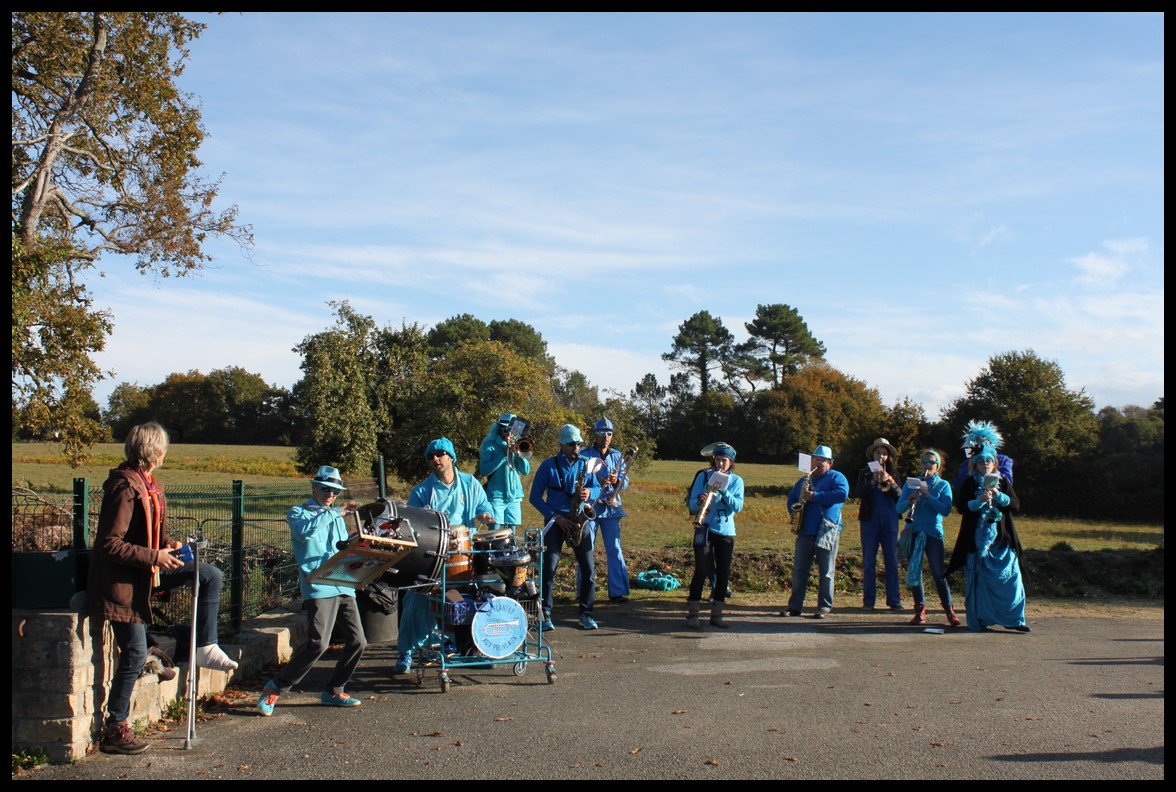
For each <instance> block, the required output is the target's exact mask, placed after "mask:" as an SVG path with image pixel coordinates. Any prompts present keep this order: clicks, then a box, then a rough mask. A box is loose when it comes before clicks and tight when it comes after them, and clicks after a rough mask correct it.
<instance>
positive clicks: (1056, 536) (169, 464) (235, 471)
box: [12, 443, 1164, 553]
mask: <svg viewBox="0 0 1176 792" xmlns="http://www.w3.org/2000/svg"><path fill="white" fill-rule="evenodd" d="M122 458H123V455H122V446H121V444H116V443H106V444H101V445H98V446H96V447H95V448H94V452H93V459H92V461H91V464H90V465H88V466H86V467H83V468H78V469H73V468H70V467H69V466H68V464H66V462H65V460H64V458H63V457H62V456H61V451H60V447H59V446H57V445H56V444H52V443H13V444H12V481H13V484H14V485H17V484H22V483H23V486H27V487H29V488H31V489H33V490H35V491H37V492H69V491H71V488H72V482H73V479H74V478H75V477H86V478H89V479H90V480H91V485H97V484H100V483H101V482H102V481H103V480H105V478H106V475H107V471H108V470H109V469H110V468H111V467H114V466H115V465H117V464H118V463H119V462H120V461H121V460H122ZM702 466H703V461H702V460H701V459H700V460H698V461H697V462H692V461H656V462H652V463H650V464H649V465H648V466H647V468H645V469H642V470H637V471H634V473H633V476H632V485H631V486H630V488H629V490H628V491H627V492H626V493H625V496H624V504H625V509H626V511H627V512H628V513H629V516H628V518H627V519H626V520H625V523H624V530H625V545H626V547H630V548H648V549H661V548H672V547H682V548H685V547H687V546H688V544H689V542H690V538H691V535H692V529H691V524H690V516H689V514H688V513H687V512H686V509H685V507H684V506H683V503H682V498H683V495H684V494H685V488H686V487H687V485H688V484H689V483H690V481H691V480H692V478H693V475H694V472H695V471H696V470H698V469H699V468H700V467H702ZM736 472H737V473H738V474H739V475H740V476H742V477H743V480H744V484H745V486H746V504H745V506H744V510H743V512H742V513H741V514H740V515H739V516H738V517H737V518H736V531H737V534H738V538H737V540H736V542H737V547H738V548H739V549H740V550H753V551H754V550H773V549H781V548H789V549H790V548H791V545H792V534H791V532H790V531H789V529H788V509H787V493H788V488H790V487H791V486H792V484H793V483H794V482H795V481H796V479H797V478H798V477H799V475H800V474H799V473H798V472H797V470H796V469H795V468H792V467H787V466H781V465H750V464H740V465H737V466H736ZM158 475H159V479H160V481H162V482H163V484H164V486H169V485H177V484H213V483H227V482H229V481H232V480H234V479H240V480H243V481H245V482H246V483H251V484H254V483H258V484H259V483H289V482H305V481H306V477H305V476H304V475H302V474H299V473H298V472H296V471H295V469H294V449H293V448H282V447H274V446H224V445H184V444H176V445H173V446H172V447H171V449H170V450H169V452H168V457H167V460H166V462H165V463H164V466H163V468H162V469H161V470H160V471H159V474H158ZM426 475H427V473H426V470H425V468H424V463H423V461H422V464H421V478H424V477H425V476H426ZM415 483H416V482H411V483H405V482H400V481H391V482H389V490H390V493H391V496H392V497H393V498H395V499H398V500H403V499H405V498H406V497H407V495H408V489H409V486H410V484H415ZM524 483H525V485H526V486H527V487H528V488H529V486H530V481H525V482H524ZM523 516H524V520H527V519H534V518H536V517H537V515H536V512H535V511H534V510H533V509H531V508H530V507H529V506H526V505H525V504H524V507H523ZM844 522H845V532H844V534H843V536H842V541H841V548H842V551H843V552H848V553H853V552H858V553H860V551H861V543H860V540H859V538H858V531H857V504H856V502H853V501H851V502H850V503H849V504H847V505H846V507H845V509H844ZM958 525H959V517H958V515H952V516H951V517H948V518H947V526H946V530H945V532H946V534H947V535H948V537H951V538H954V536H955V532H956V529H957V527H958ZM1017 528H1018V531H1019V532H1020V534H1021V540H1022V543H1023V545H1024V546H1025V548H1026V549H1034V550H1048V549H1050V548H1052V547H1053V546H1054V545H1056V544H1058V543H1059V542H1065V543H1067V544H1069V545H1070V547H1072V548H1073V549H1075V550H1079V551H1087V550H1107V549H1109V550H1150V549H1153V548H1157V547H1163V546H1164V526H1163V525H1148V524H1135V523H1110V522H1104V521H1097V522H1096V521H1087V520H1072V519H1052V518H1043V517H1029V516H1022V517H1019V518H1018V520H1017Z"/></svg>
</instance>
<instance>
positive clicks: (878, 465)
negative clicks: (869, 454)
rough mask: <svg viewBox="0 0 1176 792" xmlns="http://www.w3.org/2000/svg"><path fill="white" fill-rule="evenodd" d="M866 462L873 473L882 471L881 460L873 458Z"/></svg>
mask: <svg viewBox="0 0 1176 792" xmlns="http://www.w3.org/2000/svg"><path fill="white" fill-rule="evenodd" d="M866 464H867V465H869V467H870V472H871V473H881V472H882V464H881V463H880V462H875V461H874V460H872V459H871V460H870V461H869V462H867V463H866Z"/></svg>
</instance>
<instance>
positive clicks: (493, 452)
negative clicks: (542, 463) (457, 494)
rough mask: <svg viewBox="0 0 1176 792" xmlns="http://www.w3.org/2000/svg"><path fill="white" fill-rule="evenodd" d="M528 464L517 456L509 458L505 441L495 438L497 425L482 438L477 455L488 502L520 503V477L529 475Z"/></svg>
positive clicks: (521, 483) (521, 480)
mask: <svg viewBox="0 0 1176 792" xmlns="http://www.w3.org/2000/svg"><path fill="white" fill-rule="evenodd" d="M530 473H531V462H530V460H527V459H524V458H523V457H521V456H519V455H518V454H517V453H516V454H514V455H513V458H508V455H507V453H506V440H504V439H503V438H502V436H501V435H499V434H498V422H497V421H495V422H494V425H493V426H491V427H490V431H489V432H488V433H487V434H486V436H485V437H484V438H482V448H481V450H480V451H479V454H478V475H479V476H482V477H483V478H485V479H486V494H487V495H488V496H489V497H490V499H491V500H496V501H502V502H504V503H517V502H518V501H521V500H522V499H523V494H524V493H523V479H522V477H523V476H526V475H530Z"/></svg>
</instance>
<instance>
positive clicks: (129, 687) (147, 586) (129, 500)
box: [88, 422, 237, 754]
mask: <svg viewBox="0 0 1176 792" xmlns="http://www.w3.org/2000/svg"><path fill="white" fill-rule="evenodd" d="M167 445H168V438H167V431H166V430H165V429H164V428H163V427H162V426H160V425H159V424H158V423H155V422H151V423H146V424H141V425H139V426H135V427H133V428H132V429H131V430H130V432H128V433H127V439H126V444H125V451H126V458H127V461H126V462H123V463H122V464H121V465H119V466H118V467H117V468H115V469H114V470H111V471H110V476H109V477H108V478H107V479H106V483H105V484H103V485H102V490H103V496H102V511H101V513H100V514H99V515H98V533H97V536H96V537H95V540H94V550H93V554H92V556H91V560H90V571H89V585H88V588H89V605H90V610H91V612H92V613H93V615H94V617H95V619H101V620H105V621H109V622H110V627H111V631H112V632H113V633H114V639H115V642H116V643H117V644H118V650H119V658H118V668H116V669H115V672H114V676H113V678H112V679H111V682H110V694H109V696H108V697H107V702H106V709H107V718H106V730H105V734H104V735H103V738H102V742H101V745H100V748H101V749H102V750H103V751H104V752H106V753H123V754H131V753H140V752H141V751H143V750H145V749H146V748H147V744H146V743H144V742H141V741H140V740H138V739H137V738H136V737H135V734H134V732H133V731H132V729H131V726H130V723H129V718H130V710H131V694H132V693H133V692H134V690H135V682H136V681H137V680H138V678H139V673H140V672H141V671H142V670H143V665H144V663H146V661H147V625H149V624H150V623H151V620H152V619H151V604H150V597H151V592H152V591H153V590H155V589H157V588H174V587H176V586H180V585H184V584H186V583H191V582H192V580H193V579H194V576H195V573H196V572H197V570H196V569H195V568H194V564H193V563H192V561H191V559H190V558H189V559H188V560H187V561H185V560H184V559H183V558H181V557H180V555H178V554H177V553H176V552H175V551H178V550H181V549H182V548H183V547H184V546H183V544H182V543H180V542H178V541H175V540H174V539H172V538H171V537H170V536H169V535H168V533H167V501H166V500H165V499H164V497H163V488H162V487H161V486H160V485H159V483H158V482H156V480H155V477H154V476H153V475H152V473H153V472H154V471H155V470H157V469H158V468H159V466H160V465H162V464H163V459H164V457H165V456H166V455H167ZM199 574H200V600H199V602H198V604H197V646H198V647H199V648H198V649H197V662H198V663H199V664H200V665H201V666H204V667H205V668H213V669H218V670H223V671H227V670H230V669H233V668H236V667H237V664H236V663H235V662H233V661H232V660H231V659H229V658H228V656H226V655H225V653H224V652H223V651H222V650H221V648H220V646H218V645H217V642H216V641H217V638H216V621H217V617H218V611H219V604H220V591H221V584H222V580H223V576H222V574H221V571H220V570H219V569H217V568H216V567H214V566H212V565H211V564H205V563H201V564H200V569H199ZM210 625H211V626H210Z"/></svg>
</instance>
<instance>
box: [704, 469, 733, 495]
mask: <svg viewBox="0 0 1176 792" xmlns="http://www.w3.org/2000/svg"><path fill="white" fill-rule="evenodd" d="M730 478H731V477H730V476H729V475H728V474H726V473H724V472H723V471H721V470H716V471H715V472H714V473H712V474H711V477H710V480H708V481H707V482H706V486H707V488H708V489H713V490H725V489H727V482H728V481H729V480H730Z"/></svg>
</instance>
